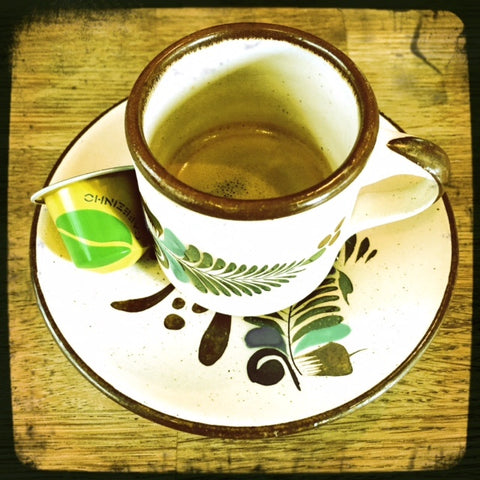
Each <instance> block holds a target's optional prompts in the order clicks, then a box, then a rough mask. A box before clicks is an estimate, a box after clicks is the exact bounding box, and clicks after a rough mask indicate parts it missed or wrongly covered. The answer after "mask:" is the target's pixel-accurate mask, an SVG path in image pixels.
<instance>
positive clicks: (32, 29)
mask: <svg viewBox="0 0 480 480" xmlns="http://www.w3.org/2000/svg"><path fill="white" fill-rule="evenodd" d="M242 20H246V21H269V22H276V23H283V24H288V25H291V26H294V27H299V28H301V29H304V30H307V31H309V32H312V33H314V34H317V35H319V36H321V37H324V38H325V39H327V40H328V41H330V42H331V43H333V44H335V45H336V46H337V47H339V48H341V49H343V50H344V51H345V52H347V53H348V54H349V55H350V56H351V57H352V59H353V60H354V61H355V62H356V63H357V64H358V66H359V67H360V68H361V69H362V70H363V71H364V73H365V74H366V76H367V77H368V78H369V80H370V82H371V84H372V86H373V88H374V90H375V92H376V94H377V97H378V102H379V105H380V108H381V110H382V111H384V112H385V113H386V114H387V115H388V116H390V117H391V118H393V119H395V120H396V122H398V123H399V124H400V125H402V127H403V128H405V129H406V130H407V131H409V132H410V133H414V134H416V135H419V136H424V137H426V138H429V139H431V140H433V141H435V142H436V143H438V144H439V145H441V146H443V147H444V149H445V150H446V151H447V153H448V154H449V155H450V158H451V163H452V179H451V183H450V185H449V187H448V195H449V198H450V200H451V203H452V205H453V210H454V213H455V216H456V221H457V227H458V235H459V243H460V258H459V269H458V278H457V282H456V287H455V290H454V293H453V297H452V300H451V304H450V307H449V309H448V311H447V314H446V316H445V319H444V322H443V324H442V326H441V328H440V330H439V332H438V334H437V336H436V338H435V340H434V341H433V343H432V344H431V346H430V347H429V349H428V350H427V352H426V353H425V354H424V355H423V357H422V358H421V359H420V361H419V362H418V363H417V364H416V366H415V367H414V368H413V369H412V370H411V371H410V373H408V374H407V375H406V376H405V377H404V378H403V379H402V380H401V381H400V382H399V383H398V384H396V385H395V386H394V387H393V388H391V389H390V390H389V391H388V392H387V393H385V394H383V395H382V396H381V397H380V398H378V399H376V400H375V401H373V402H372V403H370V404H368V405H367V406H364V407H363V408H361V409H359V410H357V411H356V412H354V413H352V414H350V415H347V416H345V417H343V418H341V419H339V420H337V421H335V422H333V423H330V424H327V425H324V426H322V427H320V428H318V429H315V430H311V431H306V432H302V433H297V434H294V435H291V436H286V437H281V438H272V439H269V440H267V441H265V440H223V439H215V438H204V437H200V436H196V435H193V434H187V433H183V432H178V431H176V430H172V429H169V428H167V427H164V426H161V425H157V424H155V423H152V422H150V421H148V420H145V419H143V418H141V417H139V416H137V415H135V414H133V413H131V412H129V411H128V410H125V409H124V408H122V407H120V406H119V405H117V404H116V403H114V402H113V401H112V400H110V399H109V398H107V397H106V396H104V395H103V394H102V393H101V392H100V391H98V390H97V389H96V388H95V387H93V386H92V385H91V384H90V383H89V382H88V381H87V380H86V379H85V378H84V377H82V375H80V373H78V371H77V370H76V369H75V368H74V367H73V366H72V365H71V364H70V363H69V361H68V360H67V359H66V358H65V356H64V355H63V354H62V352H61V351H60V349H59V348H58V346H57V345H56V344H55V342H54V340H53V338H52V336H51V335H50V333H49V331H48V330H47V328H46V327H45V323H44V320H43V318H42V315H41V313H40V311H39V310H38V308H37V305H36V299H35V295H34V291H33V288H32V284H31V281H30V269H29V235H30V224H31V219H32V215H33V211H34V207H33V206H32V205H31V204H30V202H29V197H30V195H31V194H32V193H33V192H35V191H36V190H37V189H39V188H40V187H41V186H42V185H43V182H44V181H45V179H46V177H47V175H48V174H49V172H50V170H51V168H52V166H53V165H54V163H55V161H56V160H57V158H58V157H59V155H60V154H61V153H62V151H63V150H64V148H65V147H66V146H67V145H68V143H69V142H70V141H71V140H72V138H74V137H75V136H76V135H77V133H78V132H79V131H80V130H81V129H83V128H84V126H85V125H87V124H88V123H89V122H90V121H91V120H92V119H93V118H94V117H96V116H97V115H98V114H100V113H101V112H102V111H104V110H105V109H107V108H108V107H110V106H111V105H112V104H114V103H116V102H118V101H119V100H120V99H122V98H124V97H126V96H127V95H128V93H129V90H130V88H131V86H132V84H133V82H134V80H135V78H136V77H137V75H138V74H139V72H140V71H141V70H142V68H143V67H144V65H145V64H146V63H147V62H148V61H149V60H150V59H151V58H152V57H153V56H154V55H155V54H156V53H158V52H159V51H160V50H161V49H162V48H163V47H165V46H167V45H168V44H170V43H171V42H173V41H174V40H176V39H178V38H179V37H181V36H183V35H185V34H187V33H189V32H192V31H194V30H197V29H199V28H202V27H206V26H209V25H212V24H217V23H223V22H231V21H242ZM462 28H463V26H462V22H461V21H460V20H459V18H457V17H456V16H455V15H453V14H452V13H448V12H436V13H434V12H431V11H405V12H392V11H374V10H336V9H335V10H333V9H331V10H330V9H295V8H289V9H264V8H258V9H248V10H247V9H232V8H218V9H196V8H194V9H159V10H142V9H140V10H115V11H113V10H112V11H105V12H99V11H88V12H83V13H81V12H63V13H60V15H59V16H51V17H46V18H34V19H33V21H32V22H31V23H29V24H28V25H25V26H24V27H23V28H20V29H19V30H18V31H17V42H16V44H15V48H14V54H13V72H12V75H13V84H12V103H11V125H10V160H9V207H8V208H9V213H8V225H9V254H8V260H9V284H8V287H9V314H10V317H9V332H10V349H11V383H12V405H13V421H14V441H15V448H16V452H17V455H18V457H19V459H20V461H21V462H23V463H25V464H27V465H29V466H31V467H33V468H36V469H41V470H45V469H48V470H74V471H114V472H122V471H138V472H178V473H192V472H193V473H195V472H196V473H200V472H201V473H251V472H256V473H259V472H264V473H268V474H275V473H288V474H292V473H316V472H366V471H383V472H385V471H403V470H432V469H447V468H451V467H453V466H455V465H457V464H458V462H462V458H463V457H464V453H465V450H466V435H467V420H468V417H467V415H468V406H469V405H468V402H469V377H470V354H471V328H472V269H473V267H472V251H473V240H472V205H473V203H472V170H471V168H472V165H471V163H472V158H471V138H470V111H469V84H468V73H467V72H468V70H467V57H466V53H465V48H464V47H465V39H464V37H463V36H462ZM478 433H479V432H478V431H477V435H478ZM463 461H465V460H463ZM472 468H474V467H473V466H472Z"/></svg>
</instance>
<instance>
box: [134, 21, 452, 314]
mask: <svg viewBox="0 0 480 480" xmlns="http://www.w3.org/2000/svg"><path fill="white" fill-rule="evenodd" d="M125 122H126V137H127V142H128V145H129V149H130V151H131V154H132V157H133V160H134V166H135V170H136V173H137V181H138V185H139V190H140V193H141V196H142V200H143V206H144V211H145V214H146V218H147V223H148V225H149V229H150V231H151V233H152V235H153V238H154V241H155V246H156V253H157V258H158V261H159V263H160V265H161V267H162V268H163V270H164V272H165V275H166V276H167V277H168V279H169V280H170V281H171V283H172V284H173V285H174V286H175V287H176V288H177V289H178V290H179V291H180V292H181V293H182V294H183V295H184V296H185V297H186V298H189V299H191V300H192V301H194V302H196V303H198V304H200V305H202V306H204V307H207V308H209V309H212V310H214V311H217V312H222V313H226V314H231V315H241V316H249V315H260V314H267V313H270V312H275V311H278V310H281V309H284V308H286V307H289V306H291V305H292V304H294V303H295V302H297V301H299V300H302V299H303V298H304V297H305V296H306V295H308V294H309V293H310V292H311V291H313V290H314V289H315V288H316V287H317V286H318V285H319V284H320V283H321V282H322V280H323V279H324V278H325V277H326V275H327V274H328V272H329V270H330V269H331V267H332V265H333V263H334V261H335V258H336V256H337V255H338V252H339V250H340V248H341V246H342V245H343V244H344V242H345V241H346V240H347V238H348V237H350V236H351V235H352V234H354V233H356V232H358V231H360V230H363V229H366V228H371V227H374V226H378V225H382V224H385V223H388V222H392V221H397V220H401V219H405V218H407V217H409V216H411V215H415V214H417V213H419V212H421V211H423V210H424V209H426V208H428V207H429V206H430V205H432V204H433V203H434V202H435V201H436V200H437V199H438V198H439V196H440V195H441V194H442V184H443V183H445V182H446V180H447V179H448V172H449V166H448V158H447V156H446V154H445V153H444V152H443V150H442V149H441V148H439V147H437V146H436V145H434V144H432V143H431V142H428V141H425V140H421V139H419V138H415V137H412V136H409V135H407V134H404V133H400V132H399V131H398V130H397V129H395V128H394V127H393V126H392V124H391V123H390V122H388V121H387V120H385V119H384V118H383V117H382V116H381V115H379V111H378V107H377V103H376V100H375V96H374V94H373V92H372V89H371V87H370V85H369V83H368V82H367V80H366V79H365V78H364V76H363V75H362V74H361V72H360V71H359V70H358V68H357V67H356V66H355V64H354V63H353V62H352V61H351V60H350V59H349V58H348V57H347V56H346V55H345V54H344V53H342V52H341V51H339V50H338V49H336V48H335V47H333V46H332V45H330V44H328V43H327V42H325V41H324V40H322V39H320V38H317V37H315V36H312V35H310V34H308V33H305V32H302V31H298V30H295V29H292V28H289V27H285V26H278V25H270V24H258V23H242V24H227V25H220V26H215V27H212V28H208V29H205V30H202V31H199V32H196V33H194V34H192V35H190V36H187V37H186V38H183V39H181V40H179V41H177V42H176V43H174V44H173V45H171V46H170V47H168V48H167V49H165V50H164V51H163V52H161V53H160V54H159V55H158V56H157V57H155V58H154V59H153V60H152V61H151V62H150V63H149V64H148V66H147V67H146V68H145V70H144V71H143V72H142V73H141V74H140V76H139V78H138V79H137V81H136V83H135V84H134V86H133V89H132V92H131V94H130V96H129V98H128V102H127V107H126V119H125ZM250 124H255V125H257V126H259V125H260V127H258V128H259V130H261V129H262V128H263V127H265V128H267V127H268V128H270V127H271V128H272V129H273V130H275V128H278V131H281V132H284V133H285V132H286V134H287V135H290V134H291V135H292V138H293V139H294V140H292V142H291V143H285V144H284V145H285V146H286V147H285V148H286V150H288V149H290V147H291V144H294V143H295V142H297V140H298V141H299V142H300V143H302V142H303V143H304V144H308V145H313V146H314V147H315V148H316V151H317V152H318V159H319V161H320V156H321V157H322V161H324V160H325V159H326V160H327V162H328V166H329V168H330V171H329V172H327V174H326V176H325V177H324V178H319V179H317V178H316V177H315V176H312V184H311V185H309V186H307V187H304V188H303V187H302V189H301V190H299V191H293V192H288V193H287V194H282V193H279V194H275V193H271V194H269V195H270V196H267V198H261V196H262V195H261V192H263V190H262V188H263V187H262V188H260V187H259V190H258V192H257V197H258V198H256V197H255V196H254V198H247V199H245V198H236V197H234V198H230V197H232V196H233V195H230V194H227V193H225V192H223V191H220V190H219V191H216V190H213V191H210V193H207V192H208V190H205V191H204V190H203V188H200V187H198V186H191V185H190V184H187V183H186V182H185V181H183V180H180V179H179V178H180V174H179V173H178V172H177V173H172V171H171V170H170V169H169V167H168V165H169V164H168V162H169V161H171V158H173V157H175V155H177V153H178V152H180V151H182V148H185V147H184V146H185V145H189V147H188V148H190V146H191V145H194V146H195V148H197V150H198V151H201V149H202V148H203V147H202V142H204V143H205V142H206V143H208V142H209V141H210V140H211V139H212V138H216V135H217V134H218V132H221V131H222V129H223V130H224V131H225V129H228V130H229V131H230V133H232V132H233V133H232V135H233V136H234V134H235V129H236V128H239V129H241V128H243V127H244V126H245V125H250ZM226 125H228V127H226ZM232 125H233V126H232ZM268 128H267V129H268ZM208 132H210V133H208ZM212 132H213V133H212ZM199 139H200V140H199ZM196 142H197V143H196ZM192 148H193V147H192ZM277 150H278V149H277ZM154 152H155V153H154ZM207 152H208V149H207ZM277 153H278V152H277ZM287 155H293V154H292V152H290V151H289V150H288V152H287ZM207 156H208V155H207ZM241 160H242V161H243V159H241ZM270 160H271V159H270V157H269V155H266V156H265V158H261V159H256V160H255V161H254V163H255V162H257V163H262V162H263V163H265V164H267V163H268V162H270ZM202 161H205V162H206V163H208V158H206V159H203V160H202ZM236 161H237V160H235V162H236ZM252 165H253V166H255V165H254V164H252ZM167 167H168V168H167ZM205 168H207V166H205ZM208 168H209V167H208ZM221 168H223V166H222V167H221ZM225 168H226V167H225ZM229 168H230V167H229ZM232 168H233V167H232ZM248 168H251V167H248ZM205 171H207V170H205ZM198 172H200V173H199V174H203V170H202V167H200V170H198ZM299 172H300V170H299ZM247 173H248V172H247ZM236 175H237V177H236V178H235V181H233V180H232V181H230V183H229V185H230V184H233V183H234V184H235V185H236V186H238V185H237V183H238V184H239V185H241V186H242V185H243V184H242V182H243V180H242V178H243V177H242V175H243V174H242V173H238V172H237V173H236ZM275 175H276V174H272V175H271V178H267V180H271V182H272V183H273V189H275V187H276V185H275V182H277V179H276V178H277V177H276V176H275ZM212 176H214V174H213V173H212ZM293 176H294V174H292V173H290V177H293ZM306 176H307V177H308V176H309V174H307V175H306ZM207 180H208V178H207ZM227 183H228V182H227ZM270 187H272V185H269V186H268V188H270ZM242 188H243V186H242ZM265 188H267V187H265ZM259 192H260V193H259ZM230 193H231V192H230ZM392 241H393V240H392Z"/></svg>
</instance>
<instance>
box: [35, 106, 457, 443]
mask: <svg viewBox="0 0 480 480" xmlns="http://www.w3.org/2000/svg"><path fill="white" fill-rule="evenodd" d="M123 102H125V99H123V100H121V101H120V102H117V103H116V104H114V105H113V106H111V107H110V108H108V109H107V110H105V111H104V112H103V113H102V114H101V115H99V116H97V117H96V118H95V119H94V120H93V121H91V122H90V123H89V124H88V125H87V126H86V127H85V128H84V129H82V131H81V132H80V133H79V134H78V135H77V136H75V138H74V139H73V140H72V141H71V142H70V144H69V145H68V147H67V148H66V149H65V150H64V152H63V153H62V154H61V156H60V157H59V159H58V160H57V162H56V163H55V164H54V166H53V167H52V170H51V171H50V174H49V176H48V178H47V181H46V185H48V184H49V182H50V180H51V178H52V177H53V176H54V174H55V172H56V170H57V169H58V167H59V166H60V165H61V163H62V162H63V160H64V159H65V157H66V155H67V153H68V152H69V151H70V150H71V149H72V147H73V145H75V143H76V142H77V140H78V139H79V138H81V137H82V136H83V134H84V133H85V132H86V131H88V130H89V129H90V128H93V127H94V126H95V124H97V123H98V122H99V121H100V120H101V119H103V118H104V116H106V115H107V114H108V113H109V112H111V111H112V110H113V109H115V108H116V107H118V106H120V105H121V104H122V103H123ZM382 115H383V114H382ZM383 116H384V117H385V118H386V119H387V120H388V121H389V122H391V123H392V124H394V122H393V121H391V120H390V119H389V118H387V117H386V116H385V115H383ZM394 126H396V125H395V124H394ZM396 127H397V126H396ZM397 128H398V127H397ZM439 200H441V201H442V202H443V204H444V207H445V212H446V214H447V218H448V224H449V229H450V237H451V238H450V245H451V261H450V270H449V274H448V281H447V284H446V286H445V290H444V292H443V297H442V300H441V303H440V305H439V307H438V309H437V312H436V314H435V316H434V318H433V319H432V321H431V323H430V326H429V328H428V329H427V330H426V332H425V334H424V336H423V337H422V339H421V340H420V342H419V343H418V344H417V345H416V347H415V348H414V349H413V350H412V351H411V353H410V354H409V355H408V356H407V357H406V358H405V359H404V360H403V361H402V362H401V363H400V365H399V366H398V367H397V368H396V369H395V370H393V371H392V372H391V373H390V374H389V375H387V376H386V377H385V378H384V379H383V380H382V381H380V382H378V383H377V384H376V385H375V386H374V387H372V388H370V389H368V390H367V391H365V392H363V393H362V394H361V395H358V396H357V397H355V398H354V399H352V400H351V401H349V402H345V403H343V404H341V405H339V406H337V407H335V408H332V409H330V410H327V411H324V412H321V413H319V414H317V415H313V416H309V417H306V418H302V419H298V420H293V421H289V422H281V423H276V424H268V425H260V426H258V425H255V426H231V425H215V424H209V423H203V422H195V421H191V420H187V419H183V418H180V417H175V416H172V415H168V414H166V413H163V412H160V411H158V410H155V409H153V408H150V407H148V406H146V405H143V404H142V403H140V402H138V401H136V400H134V399H132V398H131V397H129V396H127V395H125V394H124V393H122V392H121V391H119V390H117V389H116V388H115V387H113V386H112V385H111V384H110V383H109V382H108V381H106V380H105V379H103V378H102V377H101V376H99V375H98V374H97V373H96V372H95V371H94V370H93V369H92V368H91V367H90V366H88V365H87V364H86V363H85V362H84V361H83V360H82V358H81V357H80V356H79V355H77V354H76V352H75V351H74V349H73V348H72V347H71V345H70V344H69V342H68V341H67V340H66V338H65V337H64V336H63V334H62V332H61V330H60V329H59V327H58V326H57V324H56V322H55V319H54V318H53V315H52V314H51V312H50V310H49V308H48V303H47V302H46V300H45V297H44V295H43V292H42V288H41V285H40V281H39V279H38V271H37V249H36V240H37V236H38V225H39V219H40V214H41V209H42V205H38V204H37V205H36V207H35V212H34V215H33V221H32V226H31V231H30V274H31V279H32V284H33V287H34V292H35V295H36V298H37V304H38V307H39V310H40V312H41V313H42V316H43V318H44V321H45V323H46V325H47V327H48V329H49V331H50V333H51V335H52V336H53V338H54V339H55V341H56V343H57V344H58V346H59V347H60V349H61V351H62V352H63V354H64V355H65V356H66V357H67V358H68V360H69V361H70V362H71V363H72V364H73V365H74V366H75V367H76V368H77V370H78V371H79V372H80V373H81V374H82V375H83V376H84V377H85V378H86V379H87V380H88V381H90V382H91V383H92V384H93V385H94V386H95V387H96V388H98V389H99V390H100V391H101V392H102V393H104V394H105V395H106V396H107V397H109V398H110V399H112V400H114V401H115V402H117V403H118V404H120V405H121V406H123V407H124V408H126V409H127V410H129V411H131V412H133V413H136V414H138V415H140V416H142V417H144V418H146V419H148V420H151V421H153V422H155V423H158V424H161V425H164V426H167V427H170V428H173V429H176V430H180V431H184V432H187V433H191V434H196V435H202V436H208V437H218V438H230V439H258V438H269V437H277V436H282V435H289V434H293V433H298V432H301V431H305V430H309V429H312V428H315V427H318V426H320V425H323V424H326V423H329V422H332V421H334V420H336V419H338V418H340V417H343V416H344V415H346V414H350V413H352V412H353V411H355V410H357V409H358V408H360V407H362V406H364V405H366V404H367V403H370V402H371V401H373V400H374V399H376V398H377V397H379V396H380V395H381V394H383V393H384V392H385V391H387V390H388V389H389V388H391V387H392V386H393V385H394V384H395V383H397V382H398V381H399V380H400V379H401V378H403V376H404V375H405V374H406V373H408V371H409V370H410V369H411V368H412V367H413V366H414V365H415V363H416V361H418V359H420V358H421V356H422V354H423V353H424V351H425V350H426V349H427V347H428V346H429V345H430V343H431V341H432V340H433V338H434V337H435V335H436V333H437V331H438V328H439V327H440V325H441V323H442V320H443V318H444V316H445V313H446V311H447V309H448V306H449V303H450V299H451V296H452V293H453V290H454V286H455V280H456V276H457V270H458V262H459V247H458V233H457V228H456V223H455V217H454V213H453V209H452V206H451V204H450V201H449V199H448V195H447V194H446V193H444V194H443V195H442V197H441V199H439Z"/></svg>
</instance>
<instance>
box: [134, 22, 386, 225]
mask: <svg viewBox="0 0 480 480" xmlns="http://www.w3.org/2000/svg"><path fill="white" fill-rule="evenodd" d="M250 36H256V37H258V38H264V39H274V40H287V41H289V42H291V43H293V44H296V45H299V46H302V47H303V48H306V49H308V50H310V51H312V52H314V53H316V54H319V55H321V56H323V57H324V58H325V59H326V60H327V61H329V62H330V63H331V64H332V65H333V66H334V67H335V68H336V69H337V70H338V71H340V73H341V74H342V76H343V77H344V78H345V79H346V80H347V81H348V82H349V83H350V85H351V86H352V88H353V91H354V93H355V96H356V98H357V102H358V106H359V110H360V115H361V122H360V131H359V133H358V136H357V140H356V142H355V145H354V146H353V148H352V150H351V152H350V154H349V155H348V157H347V158H346V159H345V161H344V162H343V163H342V164H341V165H340V167H338V168H337V169H336V170H335V171H334V172H333V173H332V174H331V175H330V176H329V177H327V178H326V179H324V180H323V181H321V182H319V183H318V184H316V185H314V186H312V187H310V188H308V189H306V190H303V191H300V192H297V193H294V194H291V195H286V196H283V197H275V198H267V199H259V200H239V199H231V198H223V197H217V196H214V195H211V194H208V193H205V192H201V191H199V190H196V189H194V188H192V187H190V186H189V185H186V184H185V183H183V182H181V181H180V180H178V179H177V178H175V177H174V176H173V175H171V174H170V173H169V172H168V171H167V170H166V169H165V168H163V167H162V166H161V165H160V164H159V163H158V162H157V161H156V160H155V158H154V156H153V154H152V152H151V150H150V148H149V146H148V144H147V141H146V139H145V136H144V134H143V130H142V115H141V112H142V110H143V108H144V106H145V103H146V100H147V97H148V94H149V91H150V89H151V86H152V83H153V82H154V80H155V79H156V78H158V74H159V73H160V72H161V71H162V70H163V69H165V67H166V66H168V65H170V64H171V63H173V62H175V60H176V59H178V58H180V57H182V56H183V55H185V54H186V53H189V52H191V51H193V50H196V49H198V48H199V47H205V46H208V45H211V44H213V43H216V42H219V41H221V40H228V39H239V38H245V37H250ZM378 125H379V112H378V107H377V102H376V100H375V96H374V94H373V91H372V89H371V87H370V85H369V83H368V81H367V80H366V79H365V77H364V76H363V74H362V73H361V72H360V71H359V69H358V68H357V67H356V65H355V64H354V63H353V62H352V60H350V58H348V57H347V56H346V55H345V54H344V53H343V52H341V51H340V50H338V49H337V48H336V47H334V46H332V45H330V44H329V43H328V42H326V41H325V40H322V39H321V38H318V37H316V36H314V35H311V34H309V33H305V32H303V31H301V30H297V29H294V28H291V27H286V26H281V25H273V24H267V23H233V24H225V25H217V26H214V27H210V28H206V29H204V30H200V31H197V32H195V33H193V34H191V35H188V36H186V37H184V38H182V39H180V40H178V41H177V42H175V43H174V44H172V45H171V46H169V47H167V48H166V49H165V50H163V51H162V52H161V53H160V54H158V55H157V56H156V57H155V58H154V59H153V60H152V61H151V62H150V63H149V64H148V65H147V66H146V68H145V69H144V70H143V72H142V73H141V74H140V76H139V77H138V79H137V81H136V82H135V84H134V86H133V88H132V91H131V94H130V96H129V98H128V101H127V106H126V114H125V129H126V137H127V143H128V146H129V149H130V152H131V154H132V156H133V160H134V164H135V165H136V167H137V168H138V170H139V171H140V173H141V174H142V175H143V176H144V177H145V178H146V179H147V180H148V181H149V182H150V183H151V184H152V185H153V186H154V187H155V188H156V189H157V190H158V191H160V192H161V193H163V194H164V195H166V196H167V197H168V198H170V199H171V200H173V201H174V202H176V203H178V204H180V205H182V206H184V207H186V208H188V209H190V210H194V211H197V212H200V213H203V214H206V215H209V216H213V217H219V218H226V219H232V220H266V219H271V218H278V217H285V216H288V215H292V214H295V213H300V212H302V211H305V210H308V209H310V208H312V207H315V206H317V205H319V204H322V203H324V202H325V201H327V200H328V199H330V198H332V197H333V196H335V195H336V194H337V193H339V192H340V191H342V190H343V189H344V188H346V187H347V186H348V185H349V184H350V183H351V182H352V181H353V180H354V179H355V178H356V177H357V176H358V174H359V173H360V172H361V171H362V169H363V167H364V165H365V163H366V161H367V159H368V157H369V155H370V153H371V151H372V149H373V147H374V145H375V141H376V137H377V132H378Z"/></svg>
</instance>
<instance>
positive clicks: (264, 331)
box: [245, 326, 286, 352]
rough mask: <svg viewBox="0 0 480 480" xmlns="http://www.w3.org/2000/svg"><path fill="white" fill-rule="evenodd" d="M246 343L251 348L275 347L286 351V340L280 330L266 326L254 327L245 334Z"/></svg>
mask: <svg viewBox="0 0 480 480" xmlns="http://www.w3.org/2000/svg"><path fill="white" fill-rule="evenodd" d="M245 343H246V344H247V346H248V347H250V348H256V347H275V348H278V349H280V350H282V351H284V352H285V351H286V348H285V341H284V339H283V337H282V335H281V334H280V333H279V332H278V330H276V329H274V328H272V327H268V326H264V327H261V328H254V329H253V330H250V331H249V332H248V333H247V334H246V335H245Z"/></svg>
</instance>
